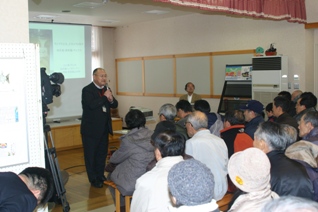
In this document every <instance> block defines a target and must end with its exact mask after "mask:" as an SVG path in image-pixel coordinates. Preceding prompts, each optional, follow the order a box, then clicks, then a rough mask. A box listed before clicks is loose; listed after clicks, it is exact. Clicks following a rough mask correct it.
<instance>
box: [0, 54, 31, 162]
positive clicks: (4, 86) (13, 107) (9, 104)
mask: <svg viewBox="0 0 318 212" xmlns="http://www.w3.org/2000/svg"><path fill="white" fill-rule="evenodd" d="M24 70H25V60H24V58H0V99H1V104H0V134H1V137H0V167H6V166H12V165H17V164H22V163H27V162H28V160H29V155H28V135H27V121H26V101H25V94H26V91H25V89H24V88H25V84H24V79H25V76H24V75H25V71H24Z"/></svg>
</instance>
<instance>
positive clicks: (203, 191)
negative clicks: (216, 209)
mask: <svg viewBox="0 0 318 212" xmlns="http://www.w3.org/2000/svg"><path fill="white" fill-rule="evenodd" d="M168 186H169V189H170V192H171V194H172V196H174V197H175V198H176V200H177V205H188V206H191V205H201V204H205V203H209V202H211V200H212V198H213V196H214V177H213V174H212V173H211V170H210V169H209V168H208V167H207V166H206V165H205V164H203V163H201V162H200V161H197V160H195V159H188V160H184V161H182V162H180V163H177V164H176V165H174V166H173V167H172V168H171V169H170V171H169V174H168Z"/></svg>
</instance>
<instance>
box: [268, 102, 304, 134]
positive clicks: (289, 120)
mask: <svg viewBox="0 0 318 212" xmlns="http://www.w3.org/2000/svg"><path fill="white" fill-rule="evenodd" d="M289 104H290V101H289V100H288V99H286V98H285V97H282V96H277V97H275V98H274V101H273V114H274V116H275V117H276V120H275V122H277V123H279V124H288V125H290V126H292V127H295V129H296V130H298V124H297V121H296V119H294V118H293V117H292V116H290V115H289V114H288V108H289Z"/></svg>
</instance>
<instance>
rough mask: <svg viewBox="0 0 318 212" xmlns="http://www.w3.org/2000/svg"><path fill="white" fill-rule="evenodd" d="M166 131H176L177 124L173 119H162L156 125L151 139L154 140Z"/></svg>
mask: <svg viewBox="0 0 318 212" xmlns="http://www.w3.org/2000/svg"><path fill="white" fill-rule="evenodd" d="M165 131H176V126H175V125H174V124H173V123H172V122H171V121H161V122H159V123H158V124H157V125H156V128H155V130H154V133H153V134H152V136H151V139H152V140H154V139H155V138H156V136H157V135H159V133H162V132H165Z"/></svg>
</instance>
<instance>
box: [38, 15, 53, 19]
mask: <svg viewBox="0 0 318 212" xmlns="http://www.w3.org/2000/svg"><path fill="white" fill-rule="evenodd" d="M56 17H58V16H56V15H38V16H35V17H34V18H38V19H54V18H56Z"/></svg>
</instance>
